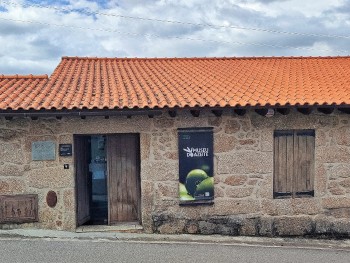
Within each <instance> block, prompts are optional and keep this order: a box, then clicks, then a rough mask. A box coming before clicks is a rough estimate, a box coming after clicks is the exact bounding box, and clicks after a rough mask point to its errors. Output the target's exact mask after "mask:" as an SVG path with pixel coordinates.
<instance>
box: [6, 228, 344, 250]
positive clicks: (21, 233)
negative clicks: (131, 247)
mask: <svg viewBox="0 0 350 263" xmlns="http://www.w3.org/2000/svg"><path fill="white" fill-rule="evenodd" d="M7 238H9V239H30V238H50V239H60V240H106V241H119V242H121V241H122V242H147V243H188V242H191V243H202V244H205V243H207V244H209V243H210V244H222V245H247V246H269V247H281V246H283V247H297V248H313V249H341V250H349V251H350V239H344V240H329V239H308V238H280V237H279V238H268V237H245V236H220V235H188V234H182V235H163V234H143V233H142V234H141V233H120V232H83V233H77V232H68V231H56V230H41V229H13V230H0V239H7Z"/></svg>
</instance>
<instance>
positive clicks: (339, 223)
mask: <svg viewBox="0 0 350 263" xmlns="http://www.w3.org/2000/svg"><path fill="white" fill-rule="evenodd" d="M349 116H350V115H347V114H344V113H339V112H335V113H332V114H330V115H326V114H322V113H318V112H313V113H311V114H310V115H303V114H301V113H298V112H297V111H296V110H292V112H291V113H290V114H289V115H281V114H278V113H276V114H275V116H273V117H270V118H267V117H262V116H260V115H258V114H256V113H255V112H254V111H248V112H247V114H246V115H244V116H238V115H236V114H234V113H233V112H231V111H230V110H225V111H224V114H223V115H222V116H221V117H216V116H215V115H213V114H212V113H211V112H210V111H205V110H203V111H201V114H200V116H199V117H193V116H192V115H191V114H190V113H189V112H188V111H186V110H179V114H178V116H176V117H170V116H169V115H168V114H167V112H166V111H164V113H163V114H162V115H161V116H155V117H154V118H149V117H148V116H133V117H132V118H131V119H129V118H126V117H125V116H119V117H110V118H109V119H105V118H103V117H87V118H86V119H80V118H77V117H63V118H62V119H56V118H39V119H38V120H31V119H29V118H14V119H12V120H5V119H4V118H1V119H0V195H12V194H38V197H39V221H38V222H36V223H26V224H2V225H1V227H2V228H33V227H35V228H43V229H59V230H63V229H64V230H72V231H74V230H75V228H76V227H77V225H76V200H75V187H76V186H75V173H74V171H75V169H74V156H73V157H59V156H58V155H56V156H57V157H56V159H55V160H53V161H32V159H31V145H32V142H35V141H54V142H56V145H58V144H59V143H73V135H74V134H108V133H139V134H140V148H141V149H140V151H141V196H142V197H141V199H142V225H143V228H144V231H145V232H148V233H152V232H154V233H193V234H224V235H261V236H291V235H298V236H304V235H309V236H334V237H348V236H349V235H350V122H349V120H350V117H349ZM187 127H214V180H215V199H214V204H213V205H200V206H180V205H179V198H178V178H179V177H178V142H177V138H178V137H177V129H178V128H187ZM276 129H279V130H281V129H314V130H315V134H316V137H315V181H314V190H315V196H314V197H307V198H288V199H274V198H273V158H274V152H273V132H274V130H276ZM63 164H70V167H71V169H63ZM49 191H55V192H56V193H57V195H58V200H57V201H58V202H57V205H56V206H55V207H53V208H51V207H49V206H48V205H47V204H46V200H45V198H46V194H47V193H48V192H49Z"/></svg>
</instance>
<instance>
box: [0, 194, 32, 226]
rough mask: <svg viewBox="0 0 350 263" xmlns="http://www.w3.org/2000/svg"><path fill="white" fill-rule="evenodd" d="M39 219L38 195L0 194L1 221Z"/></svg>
mask: <svg viewBox="0 0 350 263" xmlns="http://www.w3.org/2000/svg"><path fill="white" fill-rule="evenodd" d="M36 221H38V195H36V194H28V195H0V223H27V222H36Z"/></svg>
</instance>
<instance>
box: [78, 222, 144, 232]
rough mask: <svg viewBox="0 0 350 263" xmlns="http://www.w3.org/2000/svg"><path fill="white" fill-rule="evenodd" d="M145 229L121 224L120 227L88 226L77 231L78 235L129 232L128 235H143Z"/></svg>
mask: <svg viewBox="0 0 350 263" xmlns="http://www.w3.org/2000/svg"><path fill="white" fill-rule="evenodd" d="M142 231H143V227H142V226H141V225H140V224H138V223H121V224H118V225H113V226H107V225H86V226H79V227H77V229H76V230H75V232H76V233H85V232H127V233H142Z"/></svg>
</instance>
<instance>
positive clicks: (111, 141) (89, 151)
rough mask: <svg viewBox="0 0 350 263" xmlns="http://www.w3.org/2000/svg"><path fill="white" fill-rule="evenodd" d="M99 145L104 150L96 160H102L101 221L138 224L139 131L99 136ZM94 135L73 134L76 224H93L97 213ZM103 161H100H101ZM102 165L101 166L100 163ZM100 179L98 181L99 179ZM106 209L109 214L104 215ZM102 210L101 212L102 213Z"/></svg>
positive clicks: (139, 217) (139, 218)
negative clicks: (103, 211) (101, 155)
mask: <svg viewBox="0 0 350 263" xmlns="http://www.w3.org/2000/svg"><path fill="white" fill-rule="evenodd" d="M99 136H100V138H99V139H100V140H101V141H102V143H101V142H100V141H99V143H101V145H102V146H101V145H99V146H98V147H99V151H101V149H102V150H103V151H105V156H104V157H103V158H100V157H98V158H99V159H98V161H99V163H100V164H101V163H102V164H103V162H105V171H104V175H105V180H106V181H105V185H106V198H105V203H106V217H107V218H108V220H105V221H104V222H103V223H97V224H108V225H115V224H118V223H122V222H135V223H136V222H138V223H141V209H140V208H141V204H140V203H141V202H140V200H141V196H140V195H141V194H140V193H141V186H140V145H139V142H140V139H139V135H138V134H113V135H99ZM93 139H94V136H93V135H76V136H75V137H74V149H75V152H74V153H75V167H76V197H77V224H78V225H84V224H96V222H94V217H96V214H97V215H98V213H99V211H98V210H97V208H96V206H94V204H95V203H96V202H94V197H96V195H95V194H96V193H94V190H93V184H94V182H95V181H97V180H94V179H96V178H94V174H93V172H92V166H96V165H95V164H93V163H94V162H95V160H93V158H95V156H94V153H93V151H94V148H93V147H92V141H93ZM101 160H102V161H101ZM100 166H101V165H100ZM100 181H101V180H100ZM107 212H108V215H107ZM101 213H102V212H101Z"/></svg>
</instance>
